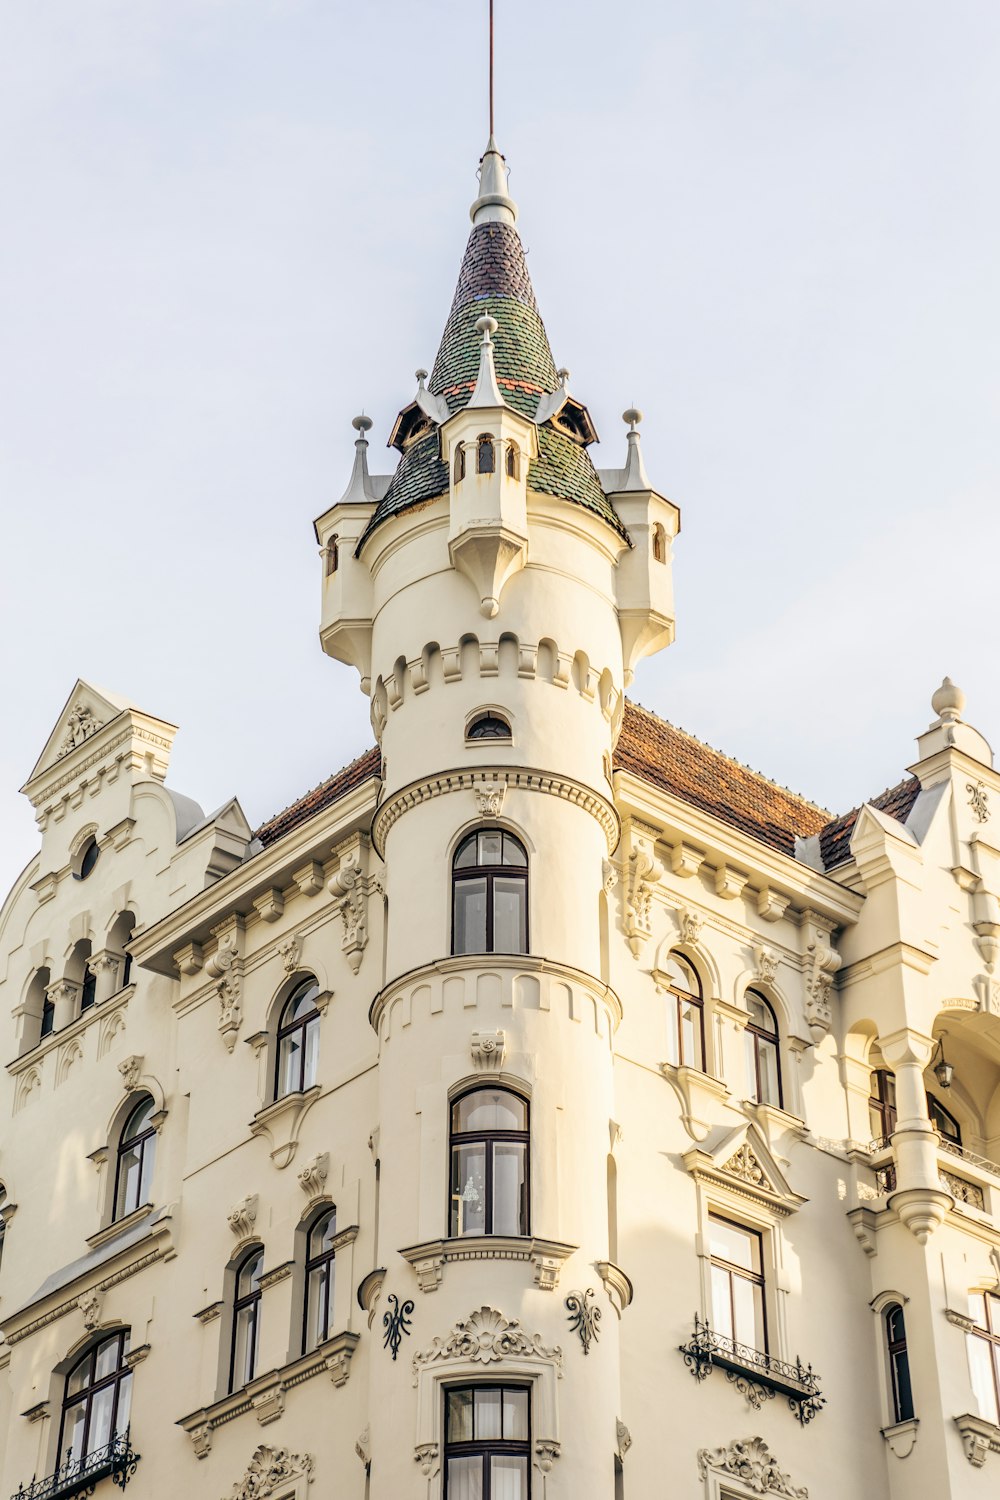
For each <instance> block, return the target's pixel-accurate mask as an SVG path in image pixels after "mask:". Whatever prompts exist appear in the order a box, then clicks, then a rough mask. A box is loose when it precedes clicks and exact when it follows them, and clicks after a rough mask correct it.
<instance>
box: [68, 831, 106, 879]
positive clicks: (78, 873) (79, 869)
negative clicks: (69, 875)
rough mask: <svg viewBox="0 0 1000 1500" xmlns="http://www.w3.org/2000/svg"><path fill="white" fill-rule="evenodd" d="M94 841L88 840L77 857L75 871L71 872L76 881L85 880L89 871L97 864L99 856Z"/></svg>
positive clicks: (95, 841) (98, 850)
mask: <svg viewBox="0 0 1000 1500" xmlns="http://www.w3.org/2000/svg"><path fill="white" fill-rule="evenodd" d="M100 852H101V851H100V849H98V847H97V840H96V839H89V840H88V842H87V843H86V844H84V846H83V849H82V850H81V852H80V853H79V854H78V855H77V861H76V869H75V870H74V871H73V874H74V875H75V877H76V879H77V880H86V878H87V876H88V875H89V874H90V872H91V870H92V869H93V868H94V866H95V865H96V864H97V856H98V855H99V854H100Z"/></svg>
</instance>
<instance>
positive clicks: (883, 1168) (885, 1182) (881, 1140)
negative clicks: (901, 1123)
mask: <svg viewBox="0 0 1000 1500" xmlns="http://www.w3.org/2000/svg"><path fill="white" fill-rule="evenodd" d="M868 1155H869V1156H870V1157H871V1158H872V1171H873V1172H874V1173H875V1188H876V1190H877V1191H878V1192H879V1193H894V1192H895V1191H896V1163H895V1162H894V1161H893V1159H892V1136H891V1135H880V1136H878V1137H877V1138H876V1139H875V1140H874V1141H869V1142H868Z"/></svg>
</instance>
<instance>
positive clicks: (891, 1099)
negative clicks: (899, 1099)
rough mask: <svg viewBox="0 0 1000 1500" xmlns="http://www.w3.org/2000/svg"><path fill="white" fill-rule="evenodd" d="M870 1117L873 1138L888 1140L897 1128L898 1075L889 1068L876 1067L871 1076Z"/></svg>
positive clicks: (874, 1139)
mask: <svg viewBox="0 0 1000 1500" xmlns="http://www.w3.org/2000/svg"><path fill="white" fill-rule="evenodd" d="M868 1119H869V1123H870V1125H871V1132H872V1140H873V1141H881V1140H888V1138H889V1136H891V1135H892V1134H893V1133H894V1131H895V1129H896V1075H895V1074H894V1073H890V1071H889V1069H888V1068H876V1069H875V1071H874V1073H873V1074H872V1077H871V1094H870V1096H869V1099H868Z"/></svg>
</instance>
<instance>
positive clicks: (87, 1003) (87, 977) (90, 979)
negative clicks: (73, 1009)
mask: <svg viewBox="0 0 1000 1500" xmlns="http://www.w3.org/2000/svg"><path fill="white" fill-rule="evenodd" d="M96 999H97V975H96V974H95V973H93V972H92V970H91V967H90V964H89V963H88V962H87V961H86V959H85V960H84V964H83V984H82V985H81V986H80V1014H81V1015H82V1014H83V1012H84V1011H85V1010H89V1009H90V1007H91V1006H92V1005H93V1003H94V1001H95V1000H96Z"/></svg>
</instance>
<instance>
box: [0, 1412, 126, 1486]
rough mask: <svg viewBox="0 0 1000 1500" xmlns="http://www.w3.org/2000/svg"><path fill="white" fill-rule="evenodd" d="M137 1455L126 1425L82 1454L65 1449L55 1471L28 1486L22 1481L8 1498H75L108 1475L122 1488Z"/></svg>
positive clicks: (108, 1477) (107, 1477)
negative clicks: (64, 1454) (78, 1455)
mask: <svg viewBox="0 0 1000 1500" xmlns="http://www.w3.org/2000/svg"><path fill="white" fill-rule="evenodd" d="M140 1457H141V1455H140V1454H138V1453H136V1452H135V1450H134V1449H133V1447H132V1443H131V1441H130V1438H129V1429H128V1428H127V1427H126V1429H125V1431H124V1432H116V1433H115V1435H114V1437H113V1438H112V1439H111V1441H110V1443H105V1445H104V1447H103V1448H95V1449H94V1450H93V1451H92V1452H91V1453H86V1454H84V1455H83V1457H81V1458H74V1457H73V1456H72V1449H67V1451H66V1459H65V1462H64V1463H61V1464H59V1465H57V1467H56V1470H55V1472H54V1473H52V1474H48V1475H46V1477H45V1478H44V1479H33V1480H32V1482H31V1483H30V1484H29V1485H28V1486H27V1487H25V1485H23V1484H22V1485H21V1486H20V1487H19V1488H18V1491H17V1493H16V1494H15V1495H12V1496H11V1500H75V1497H76V1496H78V1495H92V1494H93V1493H94V1488H95V1486H96V1484H97V1482H98V1480H100V1479H110V1480H111V1481H112V1483H113V1484H117V1485H118V1487H119V1488H120V1489H122V1490H124V1488H125V1486H126V1485H127V1484H128V1482H129V1480H130V1479H131V1478H132V1476H133V1475H134V1474H135V1471H136V1466H137V1464H138V1462H139V1459H140Z"/></svg>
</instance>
